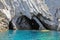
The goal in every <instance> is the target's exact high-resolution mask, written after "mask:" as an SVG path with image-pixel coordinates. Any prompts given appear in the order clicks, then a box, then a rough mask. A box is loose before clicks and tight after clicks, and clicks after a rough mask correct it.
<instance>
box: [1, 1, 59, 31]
mask: <svg viewBox="0 0 60 40" xmlns="http://www.w3.org/2000/svg"><path fill="white" fill-rule="evenodd" d="M59 2H60V0H0V5H1V6H0V11H1V12H2V13H4V14H5V15H6V16H7V18H8V19H9V20H8V21H10V25H13V26H14V27H12V26H9V28H10V29H11V28H13V29H40V30H42V29H49V30H60V27H59V22H58V21H59V20H60V19H59V16H60V15H59V13H60V12H59V10H60V9H59V7H60V6H59V5H57V4H59ZM55 4H56V5H55ZM57 15H59V16H57Z"/></svg>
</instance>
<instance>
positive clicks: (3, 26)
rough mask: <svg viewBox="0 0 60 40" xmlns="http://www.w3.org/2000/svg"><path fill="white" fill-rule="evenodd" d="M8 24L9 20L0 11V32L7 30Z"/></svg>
mask: <svg viewBox="0 0 60 40" xmlns="http://www.w3.org/2000/svg"><path fill="white" fill-rule="evenodd" d="M8 24H9V21H8V19H7V17H6V15H4V14H3V13H1V12H0V32H2V31H6V30H8V29H9V27H8Z"/></svg>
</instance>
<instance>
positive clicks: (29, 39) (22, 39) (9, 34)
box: [0, 30, 60, 40]
mask: <svg viewBox="0 0 60 40" xmlns="http://www.w3.org/2000/svg"><path fill="white" fill-rule="evenodd" d="M0 40H60V32H56V31H49V32H41V31H35V30H33V31H32V30H16V31H12V30H9V31H6V32H0Z"/></svg>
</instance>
